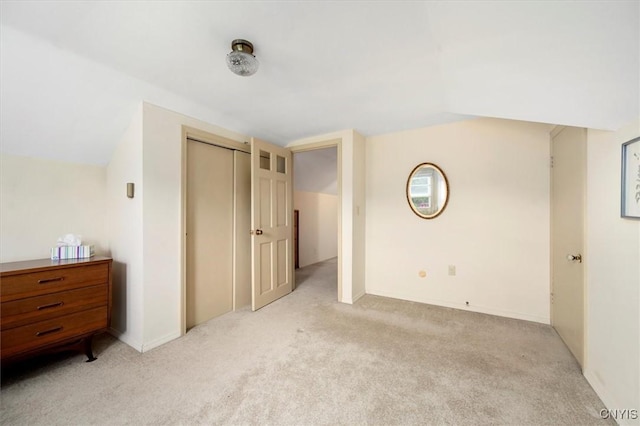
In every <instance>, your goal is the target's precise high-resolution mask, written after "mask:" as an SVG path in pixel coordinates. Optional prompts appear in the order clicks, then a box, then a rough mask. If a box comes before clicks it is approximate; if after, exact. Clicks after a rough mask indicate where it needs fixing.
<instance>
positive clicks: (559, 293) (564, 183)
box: [551, 127, 587, 368]
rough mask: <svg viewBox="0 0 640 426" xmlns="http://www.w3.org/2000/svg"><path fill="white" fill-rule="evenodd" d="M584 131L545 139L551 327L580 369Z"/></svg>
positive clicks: (571, 129)
mask: <svg viewBox="0 0 640 426" xmlns="http://www.w3.org/2000/svg"><path fill="white" fill-rule="evenodd" d="M586 146H587V138H586V130H584V129H579V128H576V127H565V128H564V129H563V130H561V131H560V133H558V134H556V135H555V136H553V138H552V139H551V154H552V156H553V157H552V158H553V163H552V164H553V165H552V168H551V271H552V273H551V325H553V327H554V328H555V329H556V331H557V332H558V334H559V335H560V337H561V338H562V340H563V341H564V342H565V344H566V345H567V347H568V348H569V350H570V351H571V353H573V355H574V356H575V358H576V360H577V361H578V363H579V364H580V366H581V367H583V368H584V330H585V329H584V312H585V310H584V303H585V290H584V263H582V262H583V259H582V256H583V255H584V220H585V219H584V203H585V201H584V200H585V170H586V164H587V151H586Z"/></svg>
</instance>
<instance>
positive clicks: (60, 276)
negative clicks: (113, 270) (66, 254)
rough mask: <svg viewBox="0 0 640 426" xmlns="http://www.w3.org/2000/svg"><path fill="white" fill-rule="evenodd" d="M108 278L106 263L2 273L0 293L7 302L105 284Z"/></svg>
mask: <svg viewBox="0 0 640 426" xmlns="http://www.w3.org/2000/svg"><path fill="white" fill-rule="evenodd" d="M108 280H109V264H108V263H100V264H96V265H84V266H83V267H70V268H55V269H50V270H45V271H38V272H31V273H26V274H18V275H4V276H3V277H2V280H1V281H0V295H1V300H2V302H8V301H11V300H16V299H21V298H24V297H31V296H39V295H44V294H49V293H57V292H60V291H65V290H71V289H74V288H80V287H87V286H92V285H97V284H105V283H107V282H108Z"/></svg>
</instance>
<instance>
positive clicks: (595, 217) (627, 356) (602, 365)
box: [584, 119, 640, 424]
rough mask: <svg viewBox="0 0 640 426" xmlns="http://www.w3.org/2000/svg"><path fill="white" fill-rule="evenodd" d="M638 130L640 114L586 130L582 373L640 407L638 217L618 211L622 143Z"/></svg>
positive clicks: (607, 398) (616, 401) (620, 405)
mask: <svg viewBox="0 0 640 426" xmlns="http://www.w3.org/2000/svg"><path fill="white" fill-rule="evenodd" d="M639 135H640V119H639V120H638V121H636V122H635V123H632V124H630V125H628V126H626V127H624V128H623V129H621V130H619V131H617V132H604V131H597V130H588V132H587V215H586V234H587V259H586V265H587V270H586V281H587V312H586V315H587V318H586V322H587V327H586V328H587V339H586V345H587V346H586V368H585V372H584V374H585V377H586V378H587V380H589V383H590V384H591V386H593V388H594V389H595V391H596V392H597V393H598V395H599V396H600V398H601V399H602V401H603V402H604V403H605V405H606V406H607V407H608V408H610V409H624V408H628V409H636V410H640V221H638V220H632V219H622V218H621V217H620V175H621V172H620V164H621V162H620V155H621V144H622V143H624V142H626V141H628V140H630V139H633V138H635V137H638V136H639ZM619 423H620V424H640V421H639V420H636V421H635V422H630V421H622V420H619Z"/></svg>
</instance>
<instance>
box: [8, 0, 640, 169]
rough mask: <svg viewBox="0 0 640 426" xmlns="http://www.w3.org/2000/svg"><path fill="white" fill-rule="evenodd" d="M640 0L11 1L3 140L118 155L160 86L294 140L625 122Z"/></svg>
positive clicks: (634, 80)
mask: <svg viewBox="0 0 640 426" xmlns="http://www.w3.org/2000/svg"><path fill="white" fill-rule="evenodd" d="M639 5H640V3H639V2H638V1H636V0H632V1H572V2H560V1H558V2H552V1H503V2H495V1H475V2H466V1H465V2H453V1H449V2H437V1H429V2H420V1H412V2H409V1H407V2H387V1H369V2H364V1H353V2H352V1H342V2H337V1H300V2H290V1H270V2H260V1H256V2H241V1H233V2H231V1H230V2H224V1H216V2H213V1H211V2H205V1H198V2H196V1H130V2H123V1H118V2H115V1H46V2H45V1H34V2H24V1H6V0H5V1H2V3H1V6H0V7H1V9H0V12H1V33H0V43H1V44H0V54H1V58H0V61H1V62H0V67H1V68H0V79H1V80H0V89H1V96H0V107H1V108H0V119H1V120H2V123H1V124H2V125H1V135H0V136H1V138H2V142H1V143H2V146H1V148H2V151H3V152H7V153H12V154H17V155H27V156H41V157H51V158H61V159H66V160H69V161H79V162H89V163H97V164H105V163H107V162H108V161H109V158H110V156H111V153H112V151H113V149H114V147H115V144H117V143H118V141H119V140H120V137H121V136H122V134H123V132H124V130H125V129H126V128H127V126H128V123H129V120H130V119H131V117H132V115H133V113H134V111H135V108H136V105H138V104H139V102H140V101H143V100H145V101H149V102H152V103H155V104H158V105H160V106H163V107H165V108H168V109H172V110H176V111H178V112H181V113H184V114H187V115H190V116H193V117H196V118H199V119H201V120H204V121H207V122H211V123H213V124H216V125H219V126H222V127H226V128H229V129H231V130H234V131H236V132H240V133H243V134H246V135H250V136H257V137H260V138H263V139H266V140H270V141H272V142H274V143H279V144H281V145H285V144H287V143H288V142H290V141H292V140H295V139H298V138H302V137H306V136H311V135H316V134H321V133H326V132H331V131H335V130H341V129H346V128H354V129H356V130H357V131H359V132H361V133H362V134H365V135H373V134H381V133H386V132H392V131H398V130H404V129H411V128H418V127H424V126H428V125H433V124H439V123H445V122H450V121H455V120H459V119H463V118H466V117H469V116H489V117H500V118H508V119H517V120H525V121H534V122H544V123H551V124H563V125H572V126H581V127H590V128H598V129H610V130H613V129H617V128H619V127H620V126H622V125H624V124H627V123H628V122H630V121H632V120H633V119H634V118H637V117H638V115H639V114H640V88H639V87H640V6H639ZM236 38H245V39H248V40H250V41H252V42H253V44H254V46H255V52H254V53H255V55H256V57H257V58H258V60H259V61H260V69H259V70H258V72H257V74H255V75H254V76H252V77H239V76H236V75H234V74H232V73H231V72H230V71H229V70H228V69H227V67H226V64H225V56H226V54H227V53H228V52H229V51H230V43H231V41H232V40H233V39H236Z"/></svg>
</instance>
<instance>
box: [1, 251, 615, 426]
mask: <svg viewBox="0 0 640 426" xmlns="http://www.w3.org/2000/svg"><path fill="white" fill-rule="evenodd" d="M335 277H336V262H335V260H332V261H327V262H323V263H320V264H316V265H312V266H309V267H306V268H304V269H302V270H299V271H298V272H297V282H298V289H297V290H296V291H295V292H293V293H292V294H291V295H289V296H287V297H285V298H283V299H280V300H279V301H276V302H274V303H272V304H271V305H269V306H267V307H265V308H263V309H261V310H260V311H258V312H250V310H248V309H244V310H241V311H238V312H234V313H230V314H227V315H224V316H222V317H219V318H216V319H214V320H211V321H209V322H207V323H205V324H202V325H200V326H197V327H195V328H194V329H192V330H191V331H189V333H187V335H185V336H184V337H182V338H180V339H177V340H175V341H173V342H171V343H168V344H166V345H164V346H161V347H159V348H157V349H155V350H153V351H150V352H147V353H144V354H140V353H138V352H136V351H135V350H133V349H131V348H130V347H128V346H126V345H125V344H123V343H121V342H119V341H117V340H115V339H114V338H112V337H110V336H107V335H104V336H102V337H100V338H98V339H97V341H96V343H95V353H96V355H97V356H98V360H97V361H95V362H93V363H85V362H83V361H84V359H83V356H82V355H73V354H72V355H68V354H67V355H58V356H55V357H48V358H45V359H35V360H31V361H29V362H25V363H23V364H19V365H15V366H13V367H12V368H10V369H5V370H4V371H3V372H2V373H3V375H2V389H1V391H0V397H1V408H0V410H1V414H0V423H1V424H3V425H85V424H101V425H119V424H136V425H139V424H153V425H155V424H166V425H196V424H207V425H210V424H271V425H279V424H290V425H315V424H331V425H334V424H349V425H358V424H380V425H383V424H384V425H387V424H394V425H396V424H397V425H409V424H456V425H482V424H492V425H503V424H504V425H524V424H546V425H576V424H580V425H587V424H611V421H605V420H601V419H600V416H599V412H600V409H602V408H604V407H603V405H602V402H601V401H600V400H599V399H598V397H597V396H596V394H595V393H594V391H593V390H592V389H591V387H590V386H589V384H588V383H587V382H586V380H585V379H584V377H583V376H582V374H581V373H580V368H579V366H578V364H577V363H576V361H575V360H574V359H573V357H572V356H571V354H570V353H569V351H568V350H567V349H566V348H565V346H564V344H563V343H562V342H561V340H560V339H559V338H558V336H557V335H556V333H555V332H554V331H553V329H552V328H550V327H549V326H544V325H540V324H535V323H530V322H525V321H518V320H509V319H504V318H499V317H493V316H489V315H482V314H474V313H469V312H464V311H458V310H454V309H447V308H439V307H434V306H429V305H422V304H419V303H412V302H405V301H399V300H393V299H386V298H381V297H375V296H369V295H367V296H365V297H363V298H362V299H361V300H359V301H358V302H357V303H356V304H355V305H353V306H350V305H345V304H340V303H337V302H336V301H335V299H336V281H335V279H336V278H335Z"/></svg>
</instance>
